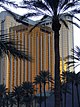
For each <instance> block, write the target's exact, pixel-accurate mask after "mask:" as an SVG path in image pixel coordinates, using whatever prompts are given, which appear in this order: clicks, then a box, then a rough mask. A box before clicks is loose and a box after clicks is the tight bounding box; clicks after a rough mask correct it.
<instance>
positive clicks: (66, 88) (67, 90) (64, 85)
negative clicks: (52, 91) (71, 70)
mask: <svg viewBox="0 0 80 107" xmlns="http://www.w3.org/2000/svg"><path fill="white" fill-rule="evenodd" d="M61 80H62V82H61V95H62V93H63V94H64V104H63V105H64V107H66V95H67V93H68V94H71V92H70V87H69V86H68V83H69V82H70V81H69V79H68V75H66V71H65V72H62V74H61ZM61 97H62V96H61ZM62 100H63V98H62Z"/></svg>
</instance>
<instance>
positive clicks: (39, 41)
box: [0, 12, 73, 90]
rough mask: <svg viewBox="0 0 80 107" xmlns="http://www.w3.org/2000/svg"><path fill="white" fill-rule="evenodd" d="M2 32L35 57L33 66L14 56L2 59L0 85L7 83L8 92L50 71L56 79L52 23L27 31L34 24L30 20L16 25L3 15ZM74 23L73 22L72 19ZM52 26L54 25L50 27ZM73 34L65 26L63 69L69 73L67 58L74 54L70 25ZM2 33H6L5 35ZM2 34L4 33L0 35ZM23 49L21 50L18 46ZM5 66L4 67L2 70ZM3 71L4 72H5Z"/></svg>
mask: <svg viewBox="0 0 80 107" xmlns="http://www.w3.org/2000/svg"><path fill="white" fill-rule="evenodd" d="M0 18H1V21H2V20H4V22H3V23H2V24H1V30H3V31H4V32H6V33H9V34H11V35H9V36H11V37H12V38H13V39H14V40H15V38H16V39H17V40H18V41H20V44H21V45H23V46H24V48H23V50H24V49H26V50H27V51H26V53H28V54H30V55H31V56H32V59H33V60H32V62H28V61H26V60H25V59H23V60H22V59H18V58H14V57H13V56H12V55H10V56H9V57H8V56H6V57H4V58H1V64H0V65H1V66H0V69H1V70H0V74H1V81H0V82H1V83H5V84H6V86H7V88H9V89H10V90H12V89H13V88H14V86H16V85H20V84H21V83H22V82H23V81H32V82H33V81H34V77H35V76H36V75H37V74H38V73H39V72H40V71H49V72H50V73H51V74H52V75H53V76H54V64H55V62H54V56H55V55H54V33H53V31H52V30H51V28H50V26H47V25H46V24H48V25H49V22H48V23H46V24H43V25H41V26H38V27H36V28H35V29H33V31H32V32H31V33H29V32H28V31H29V30H30V29H31V27H32V26H33V24H34V22H33V21H29V20H28V24H27V25H26V26H25V25H22V24H21V23H16V21H15V20H14V19H13V18H12V16H11V15H9V14H8V13H7V12H2V13H1V14H0ZM71 20H72V19H71ZM50 24H51V23H50ZM68 25H69V28H70V31H69V30H68V29H66V28H65V26H64V25H63V24H62V27H61V30H60V59H61V60H60V65H61V67H60V69H61V71H64V70H66V69H67V65H66V64H65V62H66V60H65V57H66V56H67V55H69V54H71V51H70V50H71V49H72V48H73V26H72V25H71V24H69V23H68ZM4 32H3V33H4ZM1 33H2V32H1ZM17 48H20V49H21V47H20V46H17ZM3 63H4V67H3V66H2V65H3ZM3 71H4V72H3Z"/></svg>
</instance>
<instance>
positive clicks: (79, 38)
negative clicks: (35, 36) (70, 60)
mask: <svg viewBox="0 0 80 107" xmlns="http://www.w3.org/2000/svg"><path fill="white" fill-rule="evenodd" d="M10 1H16V3H19V2H21V1H22V0H10ZM11 9H12V7H11ZM12 10H14V8H13V9H12ZM14 11H15V12H16V13H19V14H20V15H22V14H23V12H24V14H25V13H26V12H27V11H26V9H24V10H22V9H19V10H18V9H17V10H16V9H15V10H14ZM28 11H29V10H28ZM76 16H77V17H78V18H80V15H76ZM73 20H74V19H73ZM74 21H75V22H77V21H76V20H74ZM77 23H78V24H79V23H80V22H77ZM73 31H74V33H73V34H74V48H75V46H79V47H80V29H79V28H77V27H76V26H73ZM77 71H79V67H77V68H76V72H77Z"/></svg>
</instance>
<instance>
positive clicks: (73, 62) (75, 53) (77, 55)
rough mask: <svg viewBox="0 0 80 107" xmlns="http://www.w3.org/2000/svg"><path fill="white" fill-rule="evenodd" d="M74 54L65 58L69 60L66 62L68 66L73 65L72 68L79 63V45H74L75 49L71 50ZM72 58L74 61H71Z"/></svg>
mask: <svg viewBox="0 0 80 107" xmlns="http://www.w3.org/2000/svg"><path fill="white" fill-rule="evenodd" d="M71 51H72V52H73V53H74V54H73V55H69V56H67V58H68V59H69V60H70V61H68V62H66V63H67V64H68V67H69V68H70V67H72V66H74V68H76V67H78V66H79V65H80V47H79V46H76V47H75V49H72V50H71ZM73 59H74V61H73Z"/></svg>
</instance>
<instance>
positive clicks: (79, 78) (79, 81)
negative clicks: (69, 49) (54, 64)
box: [75, 72, 80, 107]
mask: <svg viewBox="0 0 80 107" xmlns="http://www.w3.org/2000/svg"><path fill="white" fill-rule="evenodd" d="M79 85H80V72H78V73H77V74H75V86H76V91H77V99H78V107H80V97H79V88H78V87H79Z"/></svg>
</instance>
